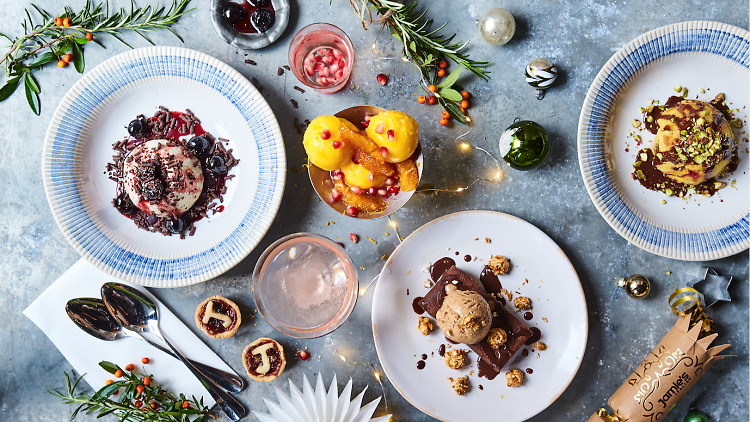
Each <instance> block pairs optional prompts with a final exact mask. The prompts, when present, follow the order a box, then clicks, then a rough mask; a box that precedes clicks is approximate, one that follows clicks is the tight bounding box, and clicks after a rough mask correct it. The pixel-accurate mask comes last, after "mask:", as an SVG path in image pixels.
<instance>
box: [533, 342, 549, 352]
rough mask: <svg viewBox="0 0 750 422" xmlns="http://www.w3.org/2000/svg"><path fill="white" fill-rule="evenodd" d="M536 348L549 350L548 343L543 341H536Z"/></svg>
mask: <svg viewBox="0 0 750 422" xmlns="http://www.w3.org/2000/svg"><path fill="white" fill-rule="evenodd" d="M534 348H535V349H536V350H547V345H546V344H545V343H542V342H541V341H537V342H536V343H534Z"/></svg>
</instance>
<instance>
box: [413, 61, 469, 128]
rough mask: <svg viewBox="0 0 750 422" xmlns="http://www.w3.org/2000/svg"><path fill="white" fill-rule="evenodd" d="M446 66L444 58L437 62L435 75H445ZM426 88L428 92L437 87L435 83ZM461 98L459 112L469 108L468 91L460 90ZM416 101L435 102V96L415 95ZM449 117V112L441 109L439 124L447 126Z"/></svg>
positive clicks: (435, 89)
mask: <svg viewBox="0 0 750 422" xmlns="http://www.w3.org/2000/svg"><path fill="white" fill-rule="evenodd" d="M446 67H448V63H447V62H446V61H445V60H441V61H440V62H439V63H438V72H437V75H438V77H439V78H442V77H443V76H445V68H446ZM427 90H428V91H430V92H437V90H438V88H437V86H435V85H430V86H428V87H427ZM461 98H463V100H461V103H460V107H461V112H462V113H466V109H467V108H469V93H468V92H466V91H462V92H461ZM417 102H418V103H419V104H424V103H427V104H429V105H433V104H435V103H437V98H435V97H434V96H432V95H429V96H427V97H425V96H424V95H420V96H418V97H417ZM450 118H451V115H450V113H448V112H447V111H446V110H443V112H442V114H441V115H440V124H441V125H442V126H448V123H450Z"/></svg>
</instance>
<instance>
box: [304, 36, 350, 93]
mask: <svg viewBox="0 0 750 422" xmlns="http://www.w3.org/2000/svg"><path fill="white" fill-rule="evenodd" d="M289 64H290V66H291V67H292V73H294V76H296V77H297V79H299V81H300V82H302V83H303V84H305V85H307V86H309V87H311V88H313V89H314V90H316V91H318V92H322V93H326V94H328V93H332V92H336V91H338V90H340V89H341V88H343V87H344V85H346V81H348V80H349V76H350V75H351V73H352V65H353V64H354V47H352V42H351V41H350V40H349V37H348V36H347V35H346V33H345V32H344V31H342V30H341V29H339V28H338V27H336V26H334V25H331V24H327V23H314V24H312V25H308V26H306V27H304V28H302V29H300V30H299V32H297V33H296V34H295V35H294V38H292V42H291V43H290V44H289Z"/></svg>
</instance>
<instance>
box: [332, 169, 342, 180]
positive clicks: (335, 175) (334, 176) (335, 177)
mask: <svg viewBox="0 0 750 422" xmlns="http://www.w3.org/2000/svg"><path fill="white" fill-rule="evenodd" d="M331 179H333V180H336V181H341V180H344V172H342V171H341V170H334V171H333V174H332V175H331Z"/></svg>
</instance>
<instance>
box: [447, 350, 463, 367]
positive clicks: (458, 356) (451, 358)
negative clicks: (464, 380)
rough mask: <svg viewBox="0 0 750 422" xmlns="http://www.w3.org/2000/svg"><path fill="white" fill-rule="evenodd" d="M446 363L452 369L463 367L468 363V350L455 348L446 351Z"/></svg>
mask: <svg viewBox="0 0 750 422" xmlns="http://www.w3.org/2000/svg"><path fill="white" fill-rule="evenodd" d="M444 359H445V364H446V365H447V366H448V368H451V369H461V368H463V367H464V365H466V350H463V349H453V350H451V351H448V352H446V353H445V356H444Z"/></svg>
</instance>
